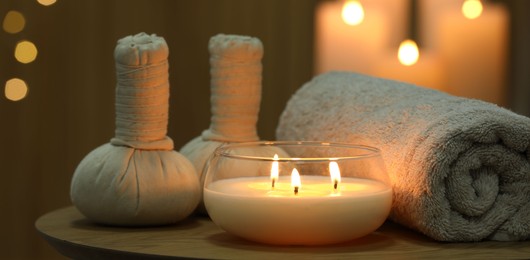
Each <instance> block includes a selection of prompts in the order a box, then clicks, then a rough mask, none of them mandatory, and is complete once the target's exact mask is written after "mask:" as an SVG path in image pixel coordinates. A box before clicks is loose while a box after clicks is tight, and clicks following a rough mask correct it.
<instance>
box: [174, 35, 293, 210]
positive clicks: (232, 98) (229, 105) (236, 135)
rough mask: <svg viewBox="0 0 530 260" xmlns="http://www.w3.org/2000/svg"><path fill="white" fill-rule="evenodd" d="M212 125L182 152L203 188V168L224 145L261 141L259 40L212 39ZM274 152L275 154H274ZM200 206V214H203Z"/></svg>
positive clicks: (267, 152)
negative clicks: (257, 124) (259, 132)
mask: <svg viewBox="0 0 530 260" xmlns="http://www.w3.org/2000/svg"><path fill="white" fill-rule="evenodd" d="M208 50H209V52H210V76H211V79H210V91H211V98H210V101H211V113H212V117H211V123H210V127H209V129H207V130H205V131H204V132H203V133H202V135H201V136H198V137H196V138H195V139H193V140H191V141H190V142H189V143H187V144H186V145H184V146H183V147H182V148H181V149H180V152H181V153H182V154H183V155H185V156H186V157H188V158H189V159H190V160H191V162H192V163H193V165H195V168H196V170H197V174H198V176H199V179H200V182H201V187H202V185H203V184H204V177H205V176H203V170H204V166H205V164H206V162H207V160H208V158H209V157H210V155H211V154H212V153H213V151H214V150H215V149H217V148H218V147H219V146H221V145H222V144H224V143H230V142H252V141H258V140H259V137H258V134H257V130H256V123H257V121H258V113H259V108H260V101H261V72H262V65H261V58H262V57H263V45H262V43H261V41H260V40H259V39H258V38H254V37H249V36H240V35H225V34H218V35H216V36H213V37H212V38H210V42H209V44H208ZM271 150H274V151H276V150H277V151H276V153H277V154H278V155H279V156H280V157H282V156H283V157H285V156H286V155H285V154H284V153H283V151H281V150H278V149H275V147H262V149H256V150H255V151H254V152H255V155H256V156H271ZM274 151H273V152H274ZM202 207H203V205H202V204H201V206H200V208H201V209H200V211H204V209H203V208H202Z"/></svg>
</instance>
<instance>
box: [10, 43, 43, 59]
mask: <svg viewBox="0 0 530 260" xmlns="http://www.w3.org/2000/svg"><path fill="white" fill-rule="evenodd" d="M37 53H38V51H37V46H35V44H33V43H32V42H30V41H20V42H19V43H17V46H16V47H15V58H16V59H17V60H18V61H19V62H21V63H24V64H26V63H30V62H32V61H34V60H35V59H36V58H37Z"/></svg>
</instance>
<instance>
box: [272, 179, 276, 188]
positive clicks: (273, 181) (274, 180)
mask: <svg viewBox="0 0 530 260" xmlns="http://www.w3.org/2000/svg"><path fill="white" fill-rule="evenodd" d="M275 183H276V179H272V189H274V184H275Z"/></svg>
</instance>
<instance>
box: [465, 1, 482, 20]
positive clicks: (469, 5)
mask: <svg viewBox="0 0 530 260" xmlns="http://www.w3.org/2000/svg"><path fill="white" fill-rule="evenodd" d="M482 9H483V7H482V2H480V0H466V1H464V3H463V4H462V14H464V16H465V17H466V18H467V19H471V20H473V19H475V18H477V17H479V16H480V15H481V14H482Z"/></svg>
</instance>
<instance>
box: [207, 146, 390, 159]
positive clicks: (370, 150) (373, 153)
mask: <svg viewBox="0 0 530 260" xmlns="http://www.w3.org/2000/svg"><path fill="white" fill-rule="evenodd" d="M252 146H256V147H257V146H270V147H275V146H276V147H279V146H307V147H310V146H315V147H319V146H320V147H337V148H348V149H352V150H356V151H364V153H360V154H358V155H347V156H334V157H302V158H300V157H292V158H285V157H279V158H278V159H274V158H272V157H264V156H253V155H240V154H230V153H229V152H228V151H229V150H230V149H234V148H241V147H252ZM214 153H215V154H217V155H219V156H222V157H227V158H233V159H242V160H256V161H268V162H296V161H304V162H329V161H341V160H359V159H365V158H371V157H377V156H381V150H380V149H378V148H376V147H373V146H367V145H358V144H351V143H343V142H324V141H253V142H238V143H225V144H223V145H221V146H219V147H218V148H217V149H215V152H214Z"/></svg>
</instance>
